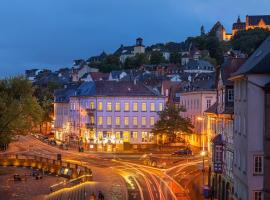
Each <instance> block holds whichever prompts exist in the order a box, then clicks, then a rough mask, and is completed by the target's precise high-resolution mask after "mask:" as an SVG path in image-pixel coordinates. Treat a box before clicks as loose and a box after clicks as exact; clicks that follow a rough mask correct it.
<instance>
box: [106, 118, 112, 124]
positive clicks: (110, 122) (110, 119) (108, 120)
mask: <svg viewBox="0 0 270 200" xmlns="http://www.w3.org/2000/svg"><path fill="white" fill-rule="evenodd" d="M107 125H109V126H110V125H112V117H111V116H109V117H107Z"/></svg>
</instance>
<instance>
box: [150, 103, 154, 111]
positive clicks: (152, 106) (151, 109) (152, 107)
mask: <svg viewBox="0 0 270 200" xmlns="http://www.w3.org/2000/svg"><path fill="white" fill-rule="evenodd" d="M150 111H151V112H155V103H150Z"/></svg>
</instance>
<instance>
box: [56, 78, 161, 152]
mask: <svg viewBox="0 0 270 200" xmlns="http://www.w3.org/2000/svg"><path fill="white" fill-rule="evenodd" d="M164 104H165V97H163V96H161V95H160V94H157V93H156V92H154V91H152V90H151V89H149V88H148V87H146V86H144V85H143V84H142V83H139V82H130V81H96V82H85V83H83V84H81V85H80V86H79V87H78V88H77V90H76V95H73V96H70V98H69V112H68V115H69V116H68V118H69V134H70V136H77V137H73V138H77V139H78V142H79V144H81V145H82V144H83V145H86V146H87V147H90V148H95V149H97V150H108V151H112V150H123V149H131V148H134V149H136V148H145V147H148V146H151V145H154V144H155V143H156V139H155V137H154V135H153V134H152V133H151V130H152V128H153V126H154V124H155V122H156V121H157V120H158V114H157V112H158V111H162V110H163V108H164ZM56 121H59V120H58V119H57V120H56Z"/></svg>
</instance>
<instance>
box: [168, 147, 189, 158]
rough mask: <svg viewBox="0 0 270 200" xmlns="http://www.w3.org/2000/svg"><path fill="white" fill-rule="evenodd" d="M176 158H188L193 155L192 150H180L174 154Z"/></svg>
mask: <svg viewBox="0 0 270 200" xmlns="http://www.w3.org/2000/svg"><path fill="white" fill-rule="evenodd" d="M172 155H175V156H186V155H192V150H191V149H190V148H185V149H180V150H177V151H175V152H173V153H172Z"/></svg>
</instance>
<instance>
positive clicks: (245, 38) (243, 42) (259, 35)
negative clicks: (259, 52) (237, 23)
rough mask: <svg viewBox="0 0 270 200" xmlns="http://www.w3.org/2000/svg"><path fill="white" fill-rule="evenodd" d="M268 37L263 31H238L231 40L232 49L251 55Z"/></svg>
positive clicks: (268, 32)
mask: <svg viewBox="0 0 270 200" xmlns="http://www.w3.org/2000/svg"><path fill="white" fill-rule="evenodd" d="M269 35H270V31H268V30H265V29H249V30H244V31H239V32H238V33H237V34H236V35H235V36H234V37H233V38H232V40H231V45H232V47H233V49H235V50H240V51H242V52H243V53H246V54H248V55H251V54H252V53H253V52H254V51H255V50H256V49H257V48H258V47H259V46H260V44H261V43H262V42H263V41H264V40H265V39H266V38H267V37H268V36H269Z"/></svg>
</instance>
